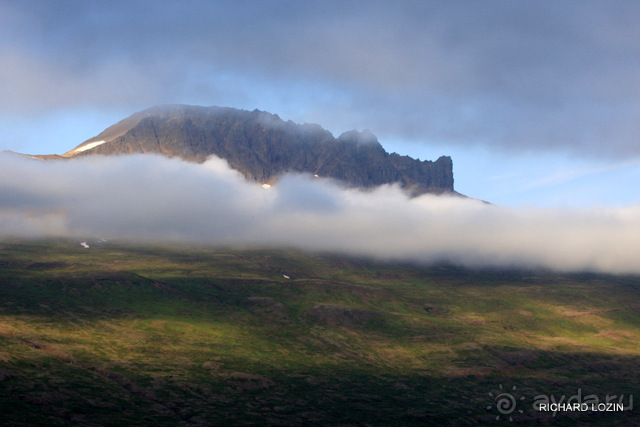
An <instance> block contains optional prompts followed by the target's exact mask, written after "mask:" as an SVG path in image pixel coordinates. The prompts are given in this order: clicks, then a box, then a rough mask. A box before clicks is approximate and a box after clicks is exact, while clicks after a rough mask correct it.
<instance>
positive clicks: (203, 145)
mask: <svg viewBox="0 0 640 427" xmlns="http://www.w3.org/2000/svg"><path fill="white" fill-rule="evenodd" d="M133 153H158V154H162V155H165V156H168V157H179V158H182V159H185V160H188V161H193V162H204V161H205V160H206V159H207V157H209V156H211V155H216V156H218V157H220V158H223V159H225V160H227V161H228V163H229V165H230V166H231V167H232V168H234V169H236V170H238V171H240V172H241V173H242V174H243V175H244V176H245V177H246V178H247V179H249V180H252V181H256V182H260V183H268V182H272V181H275V180H277V179H278V178H279V177H280V176H282V175H283V174H285V173H289V172H296V173H309V174H313V175H317V176H319V177H325V178H332V179H335V180H337V181H340V182H341V183H343V184H346V185H349V186H354V187H364V188H370V187H375V186H379V185H382V184H390V183H399V184H400V185H401V186H402V187H403V188H405V189H407V190H408V191H410V192H411V193H412V194H413V195H418V194H423V193H427V192H429V193H446V192H453V171H452V169H453V166H452V162H451V158H450V157H446V156H443V157H440V158H439V159H438V160H436V161H435V162H431V161H420V160H416V159H412V158H410V157H408V156H400V155H398V154H396V153H393V154H389V153H387V152H386V151H385V150H384V148H382V146H381V145H380V143H379V142H378V140H377V138H376V137H375V135H373V134H372V133H371V132H369V131H364V132H356V131H349V132H345V133H343V134H342V135H340V136H339V137H338V138H334V137H333V135H332V134H331V133H330V132H329V131H327V130H325V129H323V128H322V127H320V126H319V125H315V124H303V125H299V124H295V123H293V122H291V121H287V122H285V121H283V120H281V119H280V118H279V117H278V116H277V115H273V114H270V113H266V112H262V111H258V110H254V111H244V110H236V109H233V108H221V107H196V106H187V105H169V106H160V107H154V108H151V109H148V110H145V111H141V112H139V113H136V114H133V115H132V116H130V117H128V118H126V119H124V120H122V121H121V122H119V123H116V124H115V125H113V126H111V127H109V128H108V129H106V130H105V131H104V132H102V133H101V134H99V135H98V136H96V137H94V138H91V139H89V140H87V141H85V142H84V143H82V144H80V145H79V146H78V147H76V148H75V149H73V150H71V151H69V152H67V153H65V154H63V155H62V156H63V157H67V158H70V157H78V156H87V155H96V154H102V155H123V154H133Z"/></svg>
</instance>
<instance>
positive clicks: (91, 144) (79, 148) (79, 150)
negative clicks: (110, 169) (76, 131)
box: [73, 141, 107, 153]
mask: <svg viewBox="0 0 640 427" xmlns="http://www.w3.org/2000/svg"><path fill="white" fill-rule="evenodd" d="M105 142H107V141H95V142H90V143H89V144H87V145H83V146H82V147H78V148H76V149H75V150H73V152H74V153H79V152H81V151H87V150H91V149H92V148H96V147H97V146H98V145H102V144H104V143H105Z"/></svg>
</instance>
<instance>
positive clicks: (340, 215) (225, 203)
mask: <svg viewBox="0 0 640 427" xmlns="http://www.w3.org/2000/svg"><path fill="white" fill-rule="evenodd" d="M0 235H4V236H19V237H44V236H54V237H55V236H63V237H73V238H77V239H79V241H80V240H85V239H90V238H106V239H120V240H133V241H137V242H175V243H185V244H192V243H198V244H207V245H213V246H216V245H265V246H288V247H297V248H301V249H306V250H312V251H335V252H340V253H347V254H355V255H362V256H371V257H376V258H381V259H397V260H409V261H416V262H437V261H449V262H454V263H457V264H461V265H467V266H525V267H538V266H542V267H547V268H552V269H557V270H565V271H577V270H590V271H605V272H613V273H628V272H633V273H640V266H638V263H637V253H638V252H639V250H640V207H638V206H630V207H626V208H617V209H604V208H602V209H596V208H593V209H576V210H563V209H530V208H504V207H499V206H494V205H488V204H484V203H481V202H478V201H475V200H472V199H464V198H458V197H446V196H441V197H437V196H430V195H425V196H422V197H418V198H414V199H409V198H407V197H406V195H405V194H404V193H402V191H400V190H399V189H398V188H397V187H395V186H383V187H380V188H378V189H376V190H373V191H359V190H353V189H343V188H341V187H339V186H337V185H335V184H333V183H331V182H328V181H326V180H323V179H317V178H313V177H310V176H295V175H290V176H286V177H285V178H283V179H282V180H281V181H280V182H279V183H278V184H276V185H274V186H272V187H271V188H269V189H264V188H262V187H261V186H260V185H257V184H255V183H250V182H247V181H246V180H244V178H242V177H241V176H240V175H239V174H238V173H237V172H235V171H233V170H231V169H230V168H229V167H228V166H227V164H226V162H224V161H222V160H220V159H217V158H211V159H210V160H209V161H207V162H206V163H204V164H203V165H198V164H191V163H186V162H182V161H178V160H170V159H166V158H163V157H156V156H151V155H139V156H127V157H88V158H83V159H74V160H72V161H47V162H44V161H39V160H33V159H28V158H22V157H17V156H15V155H7V154H3V155H0Z"/></svg>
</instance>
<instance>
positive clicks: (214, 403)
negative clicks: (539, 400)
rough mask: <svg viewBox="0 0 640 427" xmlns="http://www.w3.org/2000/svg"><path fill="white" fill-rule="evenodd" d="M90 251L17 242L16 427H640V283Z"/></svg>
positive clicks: (153, 251) (7, 259)
mask: <svg viewBox="0 0 640 427" xmlns="http://www.w3.org/2000/svg"><path fill="white" fill-rule="evenodd" d="M89 244H90V246H91V247H90V248H88V249H85V248H83V247H82V246H80V245H79V243H78V242H76V241H38V242H30V241H22V240H20V241H18V240H4V241H2V242H1V243H0V411H1V412H0V413H1V414H2V415H1V418H0V424H2V425H104V426H109V425H112V426H116V425H118V426H121V425H236V424H257V425H434V424H435V425H465V424H470V425H472V424H490V423H495V422H496V418H498V417H499V420H497V421H498V422H506V423H509V418H510V417H511V419H512V420H513V422H514V423H537V422H543V423H546V422H549V423H554V424H559V425H574V424H575V423H576V422H577V421H579V422H581V423H584V424H592V425H638V424H640V416H639V415H638V414H639V413H640V412H639V411H640V408H633V409H631V408H629V404H630V400H629V399H630V395H633V394H636V395H637V396H638V398H640V388H639V387H638V384H640V378H639V377H640V357H639V355H640V345H639V344H638V343H639V342H640V311H639V310H640V278H639V277H635V276H624V277H619V276H608V275H596V274H555V273H551V272H542V271H517V270H509V271H506V270H481V271H480V270H479V271H474V270H467V269H462V268H458V267H453V266H442V265H439V266H430V267H421V266H413V265H405V264H399V263H384V262H378V261H371V260H364V259H357V258H350V257H342V256H335V255H325V254H310V253H301V252H299V251H294V250H267V249H246V248H245V249H220V248H218V249H210V248H185V247H169V246H166V247H165V246H157V245H156V246H132V245H125V244H116V243H113V242H106V243H100V244H94V243H93V242H89ZM514 387H515V388H514ZM507 392H508V393H509V394H510V395H511V396H512V397H513V398H514V399H515V401H516V406H515V407H513V408H511V409H510V410H509V411H507V410H505V409H504V408H503V409H502V412H501V411H500V410H499V409H498V408H497V405H498V400H497V399H496V396H498V395H499V394H501V393H503V394H504V393H507ZM578 393H579V394H580V396H581V399H582V400H584V398H585V396H589V395H591V396H593V395H596V396H598V398H599V399H600V400H604V399H605V397H606V396H614V395H615V396H616V397H615V398H614V399H615V402H618V401H620V400H622V402H623V403H624V405H626V406H627V410H625V411H622V412H593V411H586V412H558V413H556V414H555V416H554V414H553V413H552V412H539V411H536V410H535V409H534V408H533V402H534V401H535V400H536V396H541V395H551V394H553V395H554V398H556V400H559V398H560V397H561V396H563V395H564V396H566V397H567V398H568V397H570V396H575V395H576V394H578ZM521 398H522V399H521ZM634 403H635V402H634ZM520 411H522V412H520Z"/></svg>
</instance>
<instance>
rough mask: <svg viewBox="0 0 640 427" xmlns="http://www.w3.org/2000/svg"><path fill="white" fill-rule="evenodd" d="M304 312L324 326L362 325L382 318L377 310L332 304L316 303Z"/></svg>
mask: <svg viewBox="0 0 640 427" xmlns="http://www.w3.org/2000/svg"><path fill="white" fill-rule="evenodd" d="M306 313H307V314H308V315H310V316H311V317H313V318H314V319H315V320H316V321H317V322H318V323H320V324H323V325H326V326H347V327H353V326H360V327H362V326H367V325H368V324H370V323H371V322H374V321H378V320H381V319H382V314H381V313H380V312H378V311H373V310H367V309H362V308H356V307H349V306H344V305H334V304H318V305H315V306H313V307H312V308H310V309H309V310H307V312H306Z"/></svg>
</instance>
